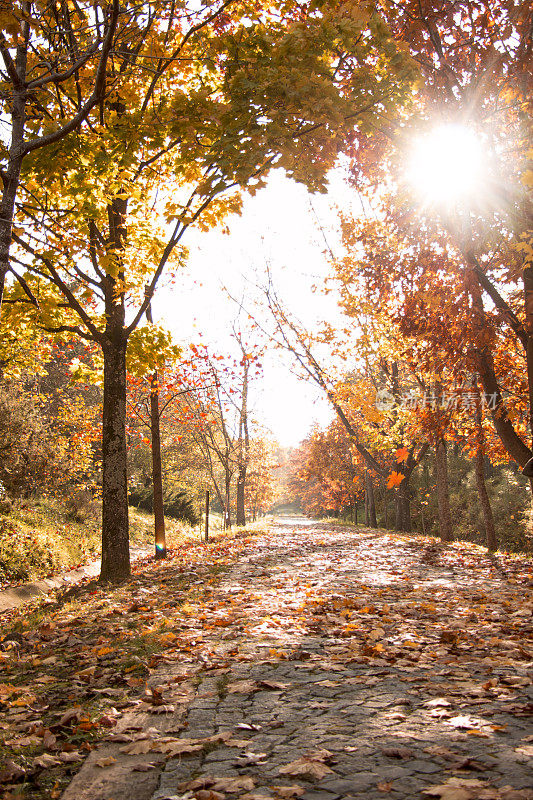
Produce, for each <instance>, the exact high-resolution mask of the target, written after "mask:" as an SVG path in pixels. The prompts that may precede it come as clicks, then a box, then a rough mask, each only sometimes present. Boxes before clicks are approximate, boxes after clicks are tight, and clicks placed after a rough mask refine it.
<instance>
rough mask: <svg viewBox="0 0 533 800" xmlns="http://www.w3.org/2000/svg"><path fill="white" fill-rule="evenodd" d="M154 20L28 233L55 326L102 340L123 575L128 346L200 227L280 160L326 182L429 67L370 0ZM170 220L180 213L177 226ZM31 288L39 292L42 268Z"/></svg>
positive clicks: (38, 172) (65, 160)
mask: <svg viewBox="0 0 533 800" xmlns="http://www.w3.org/2000/svg"><path fill="white" fill-rule="evenodd" d="M167 12H168V14H170V17H171V24H168V18H167ZM146 25H147V27H148V28H149V30H146V31H145V36H144V38H142V40H141V42H140V44H139V47H138V48H137V50H136V51H135V57H134V58H130V56H129V55H126V56H124V58H125V60H126V63H127V64H128V66H129V64H130V61H131V62H132V63H133V65H134V67H135V69H134V70H133V73H131V72H128V81H126V82H124V83H121V75H122V73H121V69H122V66H121V63H120V60H119V59H117V60H116V61H113V63H112V67H111V69H110V76H109V78H110V79H111V80H112V81H116V87H114V89H113V92H112V94H111V93H110V94H109V95H108V98H107V100H106V102H105V103H103V104H102V107H101V118H100V120H98V121H97V122H95V123H94V124H91V125H90V126H86V128H84V129H83V130H81V131H80V132H79V133H78V134H77V135H76V136H71V137H69V138H68V140H62V147H61V149H58V146H57V145H56V148H57V149H56V151H55V152H54V155H55V157H56V159H58V163H59V164H61V166H62V167H63V172H62V173H61V174H59V173H57V172H56V173H55V175H54V179H53V181H51V180H50V174H49V173H50V164H49V162H43V163H42V164H39V163H33V164H32V180H31V181H30V182H27V184H26V191H28V192H31V195H32V207H31V208H30V207H29V205H28V206H27V207H26V209H25V212H26V214H27V217H29V219H30V220H31V221H32V222H33V226H32V228H31V233H30V236H29V237H21V236H18V235H17V236H16V237H15V240H16V241H17V243H18V245H19V255H20V257H21V260H23V261H24V265H25V267H26V269H27V270H28V272H29V274H30V276H31V275H33V276H35V277H37V276H38V278H39V280H43V279H45V280H48V281H51V282H52V284H53V285H54V287H55V289H56V290H57V291H58V292H59V294H60V296H61V298H62V299H61V301H60V302H59V310H61V311H62V312H63V311H64V312H65V313H62V314H59V311H58V306H57V305H56V307H55V308H53V309H50V308H49V307H48V308H46V309H44V308H43V307H42V305H41V306H40V310H41V314H42V315H44V324H45V325H46V326H47V328H48V329H49V330H55V331H63V330H66V329H68V330H70V331H72V332H75V333H76V334H77V335H79V336H82V337H86V338H88V339H90V340H92V341H95V342H97V344H98V345H99V346H100V347H101V349H102V353H103V361H104V412H103V433H102V436H103V448H102V449H103V464H104V468H103V515H102V518H103V525H102V571H101V576H100V577H101V580H112V581H119V580H122V579H124V578H126V577H128V575H129V555H128V553H129V550H128V508H127V485H126V475H127V469H126V439H125V394H126V377H125V376H126V367H125V364H126V350H127V348H128V347H130V348H131V347H132V344H131V339H132V336H133V334H134V332H135V331H136V330H137V328H138V326H139V323H140V321H141V319H142V318H143V316H144V314H145V311H146V308H147V305H148V302H149V300H148V299H147V298H149V297H151V296H152V295H153V292H154V290H155V288H156V286H157V284H158V281H159V279H160V277H161V275H162V273H163V270H164V269H165V267H166V265H167V263H168V262H169V260H171V259H172V257H173V255H174V256H175V254H176V253H177V252H179V247H181V241H182V239H183V237H184V234H185V233H186V231H187V230H188V229H189V228H190V227H191V226H193V225H195V224H198V225H200V226H203V227H204V228H206V227H209V226H210V225H212V224H214V223H215V222H217V221H218V220H220V219H221V218H222V216H223V215H224V214H225V213H227V212H228V211H231V210H237V209H238V208H239V202H240V192H241V190H244V189H247V188H248V189H250V190H251V191H256V190H257V189H258V188H259V187H260V186H261V185H263V183H264V180H265V178H266V175H267V174H268V171H269V170H270V169H271V168H272V167H273V166H277V167H282V168H284V169H285V170H286V171H287V172H288V174H289V175H291V176H292V177H294V178H296V179H297V180H300V181H303V182H305V183H306V184H307V185H308V186H309V187H310V188H311V189H314V190H323V188H324V185H325V177H326V174H327V171H328V169H329V168H330V167H331V166H332V165H333V164H334V162H335V159H336V157H337V154H338V153H339V151H340V150H341V149H342V147H343V145H344V142H345V139H346V137H347V136H349V135H350V134H351V132H352V131H353V129H354V126H355V125H357V124H358V123H359V124H362V125H364V126H369V125H371V124H372V123H373V121H378V120H379V118H380V116H381V114H382V113H383V111H384V110H386V109H387V108H389V107H390V106H392V105H394V104H395V103H397V102H402V101H403V100H404V99H405V98H407V96H408V94H409V87H410V82H411V80H412V78H413V75H414V69H413V65H412V62H411V61H410V59H409V58H407V57H406V56H405V55H404V54H403V52H402V51H397V49H396V47H395V45H394V40H393V39H392V37H391V36H390V35H389V32H388V30H387V28H386V26H384V25H383V22H382V20H381V18H380V17H379V15H378V14H376V13H375V12H374V11H371V10H370V9H368V8H366V7H365V6H361V7H355V6H354V7H353V8H350V9H348V8H345V7H344V6H343V7H342V8H338V6H337V4H335V3H331V4H329V3H325V4H324V5H323V6H321V8H320V9H315V8H314V7H309V8H304V9H302V8H301V7H300V6H299V5H293V4H290V3H289V4H285V3H283V4H281V5H280V6H279V7H278V5H277V4H276V3H271V4H268V3H266V4H262V5H261V6H260V7H259V8H257V6H256V4H255V3H250V4H248V3H247V2H242V3H239V4H237V3H235V4H232V3H230V2H226V3H224V4H220V5H215V4H214V3H210V4H209V5H208V6H207V7H205V8H204V7H202V8H198V7H197V6H194V7H193V6H191V7H189V5H187V4H186V5H185V6H183V7H180V8H179V9H176V8H175V6H174V5H173V4H170V5H166V4H162V5H159V4H156V5H155V7H154V16H150V18H149V20H148V21H147V23H146ZM169 52H170V54H171V55H170V56H168V57H167V56H166V54H167V53H169ZM154 56H155V60H154ZM87 152H89V153H91V154H93V158H92V168H91V171H90V172H89V171H88V170H87V161H88V159H87V156H86V153H87ZM156 164H157V168H156V166H155V165H156ZM39 184H46V185H47V194H46V197H44V196H43V195H42V193H40V192H39ZM80 189H81V192H80ZM158 195H162V196H163V198H164V201H165V203H164V206H165V207H164V209H161V213H160V214H159V215H158V212H157V210H156V206H155V198H156V197H158ZM36 196H37V198H38V199H37V200H36V199H35V197H36ZM36 207H37V209H38V210H37V212H35V211H34V210H33V211H32V209H35V208H36ZM37 215H38V216H39V227H38V228H37V227H36V225H35V223H36V221H37ZM160 217H163V218H164V219H166V221H167V222H172V224H173V230H172V233H171V235H170V237H165V232H164V229H163V225H162V224H161V225H160V226H159V228H158V226H157V221H158V219H159V218H160ZM162 221H163V220H162V219H161V223H162ZM28 238H29V240H28ZM24 254H26V257H25V258H23V255H24ZM146 283H148V287H149V288H148V292H147V298H145V299H144V300H141V299H139V297H138V295H139V292H140V291H141V286H142V287H143V288H144V285H145V284H146ZM26 290H27V292H29V293H31V294H32V296H33V298H34V300H35V303H36V304H38V303H39V297H38V295H39V291H38V288H37V282H36V280H35V278H34V280H33V281H32V280H30V279H28V280H27V281H26ZM136 300H137V301H138V302H137V306H136V308H135V309H134V308H133V306H130V304H133V303H134V302H135V301H136ZM65 306H66V307H67V308H66V309H65V308H64V307H65Z"/></svg>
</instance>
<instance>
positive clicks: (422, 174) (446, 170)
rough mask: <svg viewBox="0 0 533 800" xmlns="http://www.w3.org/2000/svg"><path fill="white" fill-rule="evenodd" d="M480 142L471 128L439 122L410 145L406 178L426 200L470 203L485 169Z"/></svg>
mask: <svg viewBox="0 0 533 800" xmlns="http://www.w3.org/2000/svg"><path fill="white" fill-rule="evenodd" d="M485 163H486V159H485V153H484V148H483V143H482V141H481V140H480V138H479V136H478V135H477V134H476V132H475V131H474V130H473V129H472V128H468V127H466V126H465V125H459V124H446V125H440V126H439V127H437V128H434V129H433V130H431V131H429V132H428V133H426V134H425V135H424V136H422V137H420V138H419V139H418V140H417V141H416V142H415V143H414V145H413V148H412V150H411V155H410V158H409V162H408V167H407V175H408V180H409V182H410V183H411V185H412V186H413V187H414V188H415V190H416V191H417V193H418V194H420V195H421V196H422V197H423V198H424V200H425V201H426V202H428V203H432V204H435V205H450V204H455V203H457V202H471V201H473V200H474V199H475V198H476V195H477V194H478V193H479V192H480V191H481V189H482V186H483V177H484V171H485Z"/></svg>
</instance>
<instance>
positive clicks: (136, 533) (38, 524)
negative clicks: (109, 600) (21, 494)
mask: <svg viewBox="0 0 533 800" xmlns="http://www.w3.org/2000/svg"><path fill="white" fill-rule="evenodd" d="M166 527H167V545H168V547H178V546H180V545H181V544H184V543H185V542H188V541H191V540H195V539H199V538H200V535H201V533H200V530H197V529H194V528H191V527H190V526H189V525H187V524H184V523H181V522H178V521H176V520H171V519H167V521H166ZM130 542H131V544H132V545H137V546H141V547H142V546H145V547H147V548H150V547H152V545H153V517H152V515H151V514H149V513H147V512H145V511H141V510H139V509H137V508H130ZM100 543H101V531H100V519H99V514H98V509H97V508H96V511H94V512H93V511H92V510H91V511H90V513H87V514H86V516H85V518H84V519H83V520H76V519H73V515H72V512H71V511H69V510H68V509H67V508H66V507H65V506H64V505H63V504H62V503H61V502H60V501H59V500H55V499H51V498H40V499H32V500H25V501H18V502H16V503H14V504H13V507H12V509H11V511H10V513H9V514H3V515H0V588H1V587H5V586H8V585H15V584H20V583H25V582H26V581H32V580H39V579H41V578H46V577H49V576H50V575H53V574H55V573H57V572H61V571H63V570H67V569H71V568H73V567H77V566H80V565H82V564H86V563H88V562H90V561H94V560H95V559H97V558H99V556H100Z"/></svg>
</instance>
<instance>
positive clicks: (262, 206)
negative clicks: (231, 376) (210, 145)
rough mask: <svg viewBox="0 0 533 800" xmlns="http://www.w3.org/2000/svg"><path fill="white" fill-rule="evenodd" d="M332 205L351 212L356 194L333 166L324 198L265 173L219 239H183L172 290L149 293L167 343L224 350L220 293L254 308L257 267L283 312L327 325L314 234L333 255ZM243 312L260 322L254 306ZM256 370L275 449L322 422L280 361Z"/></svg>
mask: <svg viewBox="0 0 533 800" xmlns="http://www.w3.org/2000/svg"><path fill="white" fill-rule="evenodd" d="M341 203H342V204H343V205H344V207H346V205H347V204H348V205H350V204H351V203H353V204H354V208H357V204H358V198H357V196H356V195H355V194H354V193H352V192H350V191H349V190H348V189H347V187H346V185H345V183H344V181H343V179H342V174H341V171H340V169H339V170H337V171H335V172H334V173H333V174H332V177H331V180H330V190H329V192H328V195H312V196H311V195H310V194H309V193H308V192H307V190H306V189H305V187H303V186H301V185H299V184H296V183H294V182H293V181H290V180H289V179H287V178H286V177H285V175H284V173H283V172H281V171H276V172H274V173H272V175H271V176H270V179H269V182H268V185H267V187H266V188H265V189H263V190H262V191H260V192H258V193H257V195H256V196H255V197H247V198H246V199H245V202H244V209H243V213H242V215H241V216H232V217H230V218H228V219H226V220H225V223H224V224H227V225H228V227H229V231H230V232H229V235H228V234H223V233H222V232H221V230H220V229H215V230H213V231H210V232H208V233H200V232H197V231H194V232H191V234H190V235H189V236H188V238H187V239H184V240H183V243H184V244H186V245H187V247H189V249H190V259H189V263H188V265H187V268H186V269H185V271H184V272H183V273H181V275H180V276H179V277H178V279H177V281H176V283H175V285H174V286H165V287H162V289H161V290H160V291H159V292H158V293H157V294H156V297H155V298H154V314H155V315H156V319H157V320H159V321H160V322H162V323H163V324H165V325H166V326H167V327H168V328H169V329H170V330H171V331H172V333H173V334H174V337H175V339H176V340H177V341H185V342H190V341H195V340H196V341H198V337H199V334H200V333H201V335H202V338H201V341H203V342H204V343H205V344H207V345H208V346H209V347H210V348H212V349H213V350H214V351H216V352H219V353H224V352H228V350H230V351H231V350H232V348H231V340H230V333H231V323H232V321H233V320H234V319H235V317H236V314H237V306H236V304H235V303H234V302H233V301H232V300H230V299H229V298H228V296H227V294H226V292H225V291H224V287H226V288H227V290H228V291H229V292H230V294H231V295H232V296H233V297H235V298H238V299H239V300H240V299H241V298H243V296H244V297H245V306H246V307H252V306H254V297H255V298H257V296H258V292H257V290H256V289H255V287H256V285H257V284H262V283H263V282H264V274H265V265H266V264H267V263H268V264H269V265H270V270H271V273H272V276H273V281H274V285H275V288H276V290H277V292H278V294H279V296H280V297H281V299H282V300H283V302H284V304H285V306H286V307H287V308H288V309H289V310H290V311H291V312H292V313H293V314H295V315H296V316H297V317H299V318H300V319H301V320H302V322H304V324H305V325H306V326H309V327H313V325H315V324H316V323H317V322H320V321H322V320H325V319H326V320H332V319H334V318H335V316H336V314H337V308H336V301H335V299H334V298H333V296H332V295H328V296H327V297H325V296H323V295H321V294H320V293H319V292H316V293H313V292H312V286H313V284H317V285H319V286H320V285H321V284H322V279H323V278H324V277H325V276H326V275H327V274H328V272H329V267H328V263H327V252H326V251H327V246H326V242H325V240H324V234H325V237H326V239H327V242H328V245H329V246H330V247H331V248H332V250H333V252H334V253H335V254H339V252H340V245H339V240H338V234H337V223H336V217H335V213H334V211H333V206H334V204H338V205H340V204H341ZM317 218H318V220H320V226H321V227H322V229H323V232H322V231H321V229H320V226H319V225H318V223H317ZM253 313H254V316H256V315H259V318H261V314H262V312H261V311H260V310H258V309H257V308H256V307H254V309H253ZM263 318H264V316H263ZM263 364H264V370H263V376H262V377H261V378H260V379H259V380H258V381H257V382H256V385H255V387H254V389H253V392H252V405H253V408H254V416H255V418H256V419H257V421H258V422H260V423H262V425H263V426H264V427H265V428H267V429H268V430H270V431H271V432H272V434H273V435H274V437H275V438H276V439H277V440H278V441H279V443H280V444H282V445H285V446H290V445H296V444H298V443H299V442H300V441H301V440H302V439H303V438H304V437H305V436H306V434H307V433H308V431H309V429H310V428H311V426H312V424H313V422H314V421H318V422H319V423H320V424H321V425H324V424H327V423H328V422H329V420H330V419H331V416H332V415H331V411H330V408H329V405H328V403H327V401H326V399H325V398H324V397H323V396H322V394H321V392H320V390H319V389H318V388H317V387H315V386H314V385H313V384H310V383H308V382H303V381H301V380H298V379H297V378H296V377H295V376H294V375H293V374H291V371H290V367H291V364H290V360H289V358H288V357H287V356H285V355H284V354H283V353H281V352H280V351H279V350H274V349H270V350H269V352H268V353H267V355H266V357H265V359H264V360H263Z"/></svg>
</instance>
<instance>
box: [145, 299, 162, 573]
mask: <svg viewBox="0 0 533 800" xmlns="http://www.w3.org/2000/svg"><path fill="white" fill-rule="evenodd" d="M146 319H147V320H148V322H149V323H150V325H153V322H154V320H153V317H152V304H151V303H150V305H149V306H148V308H147V309H146ZM160 422H161V421H160V419H159V374H158V372H157V370H156V371H155V372H154V374H153V375H152V377H151V379H150V433H151V438H152V490H153V494H154V527H155V557H156V559H157V560H159V559H162V558H166V557H167V541H166V536H165V509H164V505H163V469H162V463H161V424H160Z"/></svg>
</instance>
